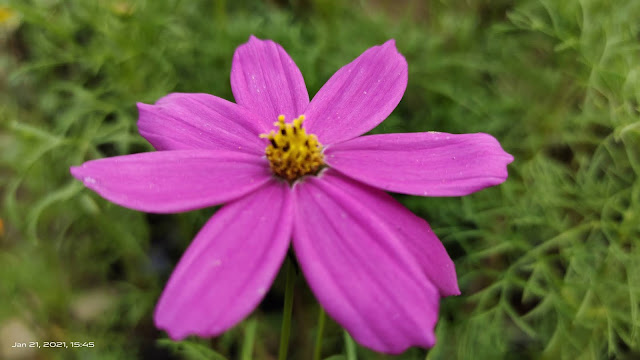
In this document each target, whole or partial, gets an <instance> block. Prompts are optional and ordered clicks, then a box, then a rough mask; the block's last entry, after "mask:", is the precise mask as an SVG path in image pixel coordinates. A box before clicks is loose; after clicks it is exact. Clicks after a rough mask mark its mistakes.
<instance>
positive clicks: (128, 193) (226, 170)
mask: <svg viewBox="0 0 640 360" xmlns="http://www.w3.org/2000/svg"><path fill="white" fill-rule="evenodd" d="M71 174H73V176H74V177H75V178H76V179H78V180H80V181H82V182H84V185H85V186H87V187H88V188H90V189H92V190H94V191H95V192H97V193H98V194H100V195H101V196H102V197H104V198H105V199H107V200H109V201H112V202H114V203H116V204H118V205H122V206H124V207H128V208H131V209H136V210H140V211H146V212H155V213H173V212H179V211H188V210H193V209H198V208H202V207H206V206H212V205H217V204H220V203H223V202H227V201H229V200H233V199H235V198H237V197H239V196H242V195H245V194H247V193H249V192H251V191H254V190H255V189H257V188H258V187H260V186H261V185H263V184H265V183H266V182H267V181H269V179H270V178H271V171H270V170H269V163H268V162H267V161H266V160H265V159H264V158H261V157H258V156H255V155H249V154H244V153H238V152H229V151H209V150H181V151H157V152H149V153H141V154H134V155H125V156H116V157H111V158H106V159H99V160H92V161H88V162H86V163H84V164H82V165H81V166H76V167H72V168H71Z"/></svg>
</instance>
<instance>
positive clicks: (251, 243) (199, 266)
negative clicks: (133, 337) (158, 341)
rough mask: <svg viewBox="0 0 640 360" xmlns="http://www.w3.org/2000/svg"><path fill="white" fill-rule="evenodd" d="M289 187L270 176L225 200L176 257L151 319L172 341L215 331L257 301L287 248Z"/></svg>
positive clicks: (242, 315) (241, 316) (232, 322)
mask: <svg viewBox="0 0 640 360" xmlns="http://www.w3.org/2000/svg"><path fill="white" fill-rule="evenodd" d="M289 194H290V190H289V186H288V185H287V184H286V183H284V182H280V181H278V180H275V179H272V180H271V183H270V184H268V185H266V186H264V187H262V188H261V189H260V190H258V191H256V192H255V193H253V194H251V195H248V196H246V197H244V198H241V199H239V200H237V201H235V202H232V203H230V204H227V205H226V206H224V207H223V208H222V209H220V210H219V211H218V212H217V213H216V214H215V215H214V216H213V217H212V218H211V219H210V220H209V221H208V222H207V224H206V225H205V226H204V227H203V228H202V230H200V232H199V233H198V235H197V236H196V238H195V239H194V240H193V242H192V244H191V245H190V246H189V248H188V249H187V251H186V252H185V253H184V255H183V256H182V259H180V262H179V263H178V266H177V267H176V269H175V270H174V272H173V274H172V275H171V278H170V279H169V282H168V283H167V286H166V287H165V289H164V292H163V293H162V296H161V297H160V301H159V302H158V305H157V306H156V310H155V314H154V320H155V324H156V326H157V327H158V328H161V329H164V330H166V331H167V332H168V333H169V336H170V337H171V338H172V339H174V340H180V339H183V338H184V337H186V336H188V335H191V334H194V335H199V336H202V337H207V336H216V335H218V334H220V333H222V332H224V331H225V330H227V329H229V328H230V327H232V326H234V325H235V324H237V323H238V322H239V321H241V320H242V319H244V318H245V317H246V316H247V315H248V314H249V313H250V312H251V311H252V310H253V309H254V308H255V307H256V306H257V305H258V304H259V303H260V301H261V300H262V298H263V297H264V295H265V294H266V293H267V290H268V289H269V287H270V286H271V283H272V282H273V279H274V278H275V276H276V274H277V273H278V269H279V268H280V266H281V265H282V261H283V260H284V257H285V255H286V253H287V249H288V248H289V240H290V237H291V224H292V220H291V218H292V216H291V212H292V207H291V200H290V198H291V197H290V196H289Z"/></svg>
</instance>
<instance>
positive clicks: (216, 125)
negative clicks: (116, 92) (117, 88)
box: [138, 93, 271, 154]
mask: <svg viewBox="0 0 640 360" xmlns="http://www.w3.org/2000/svg"><path fill="white" fill-rule="evenodd" d="M138 112H139V113H140V118H139V120H138V130H139V132H140V135H142V136H143V137H144V138H145V139H147V141H149V142H150V143H151V144H152V145H153V146H154V147H155V148H156V150H185V149H210V150H233V151H242V152H249V153H259V154H262V153H264V142H263V141H261V140H260V138H259V135H260V134H261V133H265V132H267V130H268V129H270V128H271V126H270V125H269V126H267V125H266V124H263V123H262V122H261V119H260V117H258V116H256V115H254V114H253V113H252V112H250V111H248V110H246V109H244V108H243V107H241V106H238V105H237V104H234V103H232V102H229V101H227V100H224V99H221V98H219V97H216V96H213V95H209V94H185V93H173V94H169V95H167V96H165V97H163V98H161V99H160V100H158V101H157V102H156V104H155V105H147V104H143V103H138Z"/></svg>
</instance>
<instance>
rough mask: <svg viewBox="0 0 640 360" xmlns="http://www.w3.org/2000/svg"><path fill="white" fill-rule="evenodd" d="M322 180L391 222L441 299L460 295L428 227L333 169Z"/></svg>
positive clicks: (384, 196)
mask: <svg viewBox="0 0 640 360" xmlns="http://www.w3.org/2000/svg"><path fill="white" fill-rule="evenodd" d="M322 179H323V181H326V182H327V183H330V184H331V185H333V186H335V187H337V188H340V189H341V190H342V191H344V192H345V193H347V194H349V195H350V196H351V197H353V198H354V199H358V201H360V202H361V203H362V205H364V206H365V207H366V208H368V209H375V212H376V213H377V214H380V215H381V216H383V217H384V218H385V219H392V221H393V225H390V226H392V227H393V231H394V234H395V236H396V237H397V238H398V239H400V242H401V243H402V244H404V245H405V246H406V247H407V248H408V249H409V253H411V254H412V255H413V256H414V257H415V258H416V260H417V261H418V264H419V265H420V267H421V268H422V270H423V271H424V273H425V275H427V277H428V278H429V280H430V281H431V283H432V284H434V285H435V286H436V287H437V288H438V290H440V295H441V296H451V295H460V289H459V288H458V278H457V276H456V268H455V265H454V264H453V261H452V260H451V258H450V257H449V254H447V250H446V249H445V248H444V246H443V245H442V242H440V240H439V239H438V237H437V236H436V235H435V234H434V233H433V231H432V230H431V227H430V226H429V224H428V223H427V222H426V221H425V220H424V219H422V218H420V217H418V216H416V215H415V214H413V213H412V212H411V211H409V210H408V209H407V208H406V207H404V206H403V205H402V204H400V203H399V202H398V201H396V200H395V199H394V198H393V197H392V196H391V195H389V194H387V193H386V192H384V191H381V190H378V189H376V188H372V187H369V186H368V185H365V184H362V183H360V182H358V181H355V180H352V179H349V178H348V177H345V176H344V175H342V174H340V173H339V172H337V171H335V170H333V169H327V170H326V171H325V172H324V173H323V175H322Z"/></svg>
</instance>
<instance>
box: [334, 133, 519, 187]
mask: <svg viewBox="0 0 640 360" xmlns="http://www.w3.org/2000/svg"><path fill="white" fill-rule="evenodd" d="M325 161H326V162H327V164H329V166H331V167H333V168H335V169H337V170H339V171H340V172H342V173H344V174H345V175H348V176H349V177H351V178H354V179H357V180H360V181H362V182H364V183H366V184H369V185H372V186H375V187H378V188H380V189H383V190H387V191H394V192H399V193H405V194H412V195H422V196H462V195H467V194H470V193H472V192H475V191H478V190H481V189H484V188H486V187H489V186H494V185H498V184H501V183H502V182H504V181H505V180H506V179H507V164H509V163H510V162H512V161H513V156H511V155H509V154H507V153H506V152H505V151H504V150H502V147H500V143H498V141H497V140H496V139H495V138H494V137H493V136H491V135H487V134H483V133H478V134H461V135H454V134H446V133H438V132H426V133H407V134H382V135H370V136H363V137H360V138H357V139H353V140H349V141H346V142H343V143H340V144H335V145H332V146H330V147H328V148H327V149H326V150H325Z"/></svg>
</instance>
